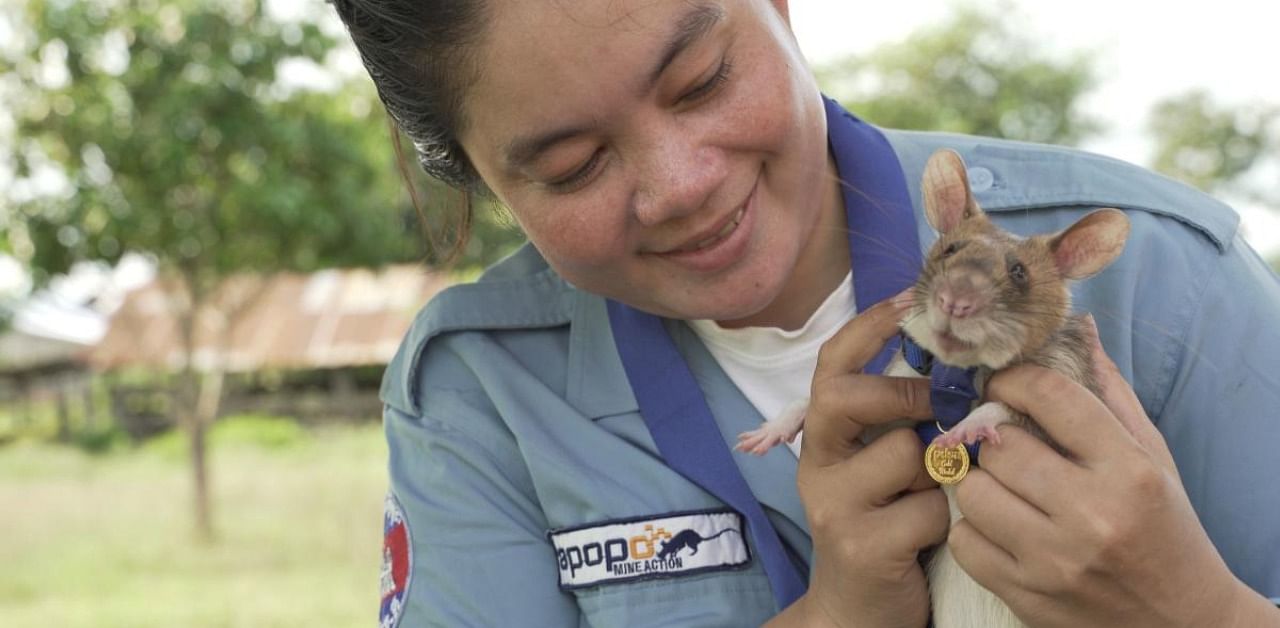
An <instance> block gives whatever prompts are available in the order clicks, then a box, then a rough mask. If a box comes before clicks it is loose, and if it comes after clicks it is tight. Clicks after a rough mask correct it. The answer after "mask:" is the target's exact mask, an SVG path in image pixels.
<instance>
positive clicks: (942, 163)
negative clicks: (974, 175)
mask: <svg viewBox="0 0 1280 628" xmlns="http://www.w3.org/2000/svg"><path fill="white" fill-rule="evenodd" d="M921 187H922V190H921V194H922V195H923V196H924V215H925V218H928V219H929V224H930V225H931V226H932V227H933V228H934V229H936V230H937V231H938V233H947V232H948V231H951V230H952V229H955V228H956V226H958V225H959V224H960V223H961V222H962V221H963V220H964V219H966V218H972V217H975V216H981V215H982V210H981V209H979V208H978V202H977V201H975V200H973V193H972V192H970V191H969V175H968V172H967V171H966V170H965V167H964V159H961V158H960V153H957V152H955V151H953V150H950V149H946V148H944V149H941V150H939V151H937V152H935V153H934V154H933V156H931V157H929V163H928V164H926V165H925V167H924V181H923V183H922V184H921Z"/></svg>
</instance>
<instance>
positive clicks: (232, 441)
mask: <svg viewBox="0 0 1280 628" xmlns="http://www.w3.org/2000/svg"><path fill="white" fill-rule="evenodd" d="M210 442H211V449H210V461H211V465H210V468H211V472H212V477H211V482H212V491H213V495H214V499H213V508H214V526H215V530H216V533H217V540H216V541H215V542H213V543H212V544H202V543H200V542H198V541H197V540H196V537H195V533H194V526H193V525H192V510H193V509H192V502H191V479H190V470H189V467H188V462H187V458H186V454H185V450H184V449H183V447H182V446H181V445H183V444H184V443H183V442H182V440H181V439H180V438H178V437H176V436H174V437H166V438H161V439H157V440H156V441H153V442H151V443H149V444H148V445H145V446H143V447H139V448H134V447H130V446H128V445H114V446H112V447H110V448H108V449H107V450H106V451H105V452H104V451H96V452H95V453H90V452H86V451H84V450H81V449H77V448H75V447H70V446H58V445H51V444H46V443H44V442H40V441H31V440H18V441H17V442H13V443H10V444H8V445H5V446H3V447H0V618H3V620H0V623H2V624H3V625H4V626H5V627H6V628H25V627H36V626H41V627H43V626H59V627H67V628H74V627H81V626H83V627H93V628H113V627H120V628H145V627H149V626H183V627H192V628H199V627H206V626H207V627H214V626H217V627H234V628H238V627H245V628H261V627H273V626H281V627H287V626H307V627H319V628H323V627H328V626H335V627H337V626H343V627H345V626H368V625H373V624H374V623H375V622H376V617H377V607H378V599H377V597H378V568H379V564H380V552H379V548H380V544H381V541H382V539H381V526H382V497H383V494H384V493H385V491H386V479H385V456H386V446H385V444H384V443H383V441H382V433H381V429H380V427H379V426H377V425H364V426H358V427H330V428H326V429H320V430H305V431H304V430H302V429H300V428H298V427H297V426H295V425H293V424H292V423H290V422H287V421H280V420H276V419H271V418H269V417H247V418H245V417H242V418H240V419H239V420H227V421H222V422H219V424H218V425H217V426H216V427H215V429H214V430H213V433H212V434H211V436H210Z"/></svg>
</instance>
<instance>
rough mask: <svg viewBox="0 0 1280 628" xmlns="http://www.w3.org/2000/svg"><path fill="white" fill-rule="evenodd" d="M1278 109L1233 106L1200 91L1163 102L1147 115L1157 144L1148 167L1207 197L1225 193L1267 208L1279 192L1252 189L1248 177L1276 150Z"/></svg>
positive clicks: (1278, 202)
mask: <svg viewBox="0 0 1280 628" xmlns="http://www.w3.org/2000/svg"><path fill="white" fill-rule="evenodd" d="M1277 120H1280V108H1277V107H1275V106H1270V105H1260V104H1255V105H1244V106H1238V107H1231V106H1227V105H1223V104H1220V103H1217V102H1215V101H1214V100H1213V98H1212V97H1210V96H1209V94H1208V93H1207V92H1205V91H1204V90H1202V89H1196V90H1191V91H1188V92H1185V93H1182V94H1178V95H1175V96H1171V97H1168V98H1165V99H1163V100H1161V101H1160V102H1159V103H1157V104H1156V105H1155V106H1154V107H1153V108H1152V110H1151V115H1150V118H1149V122H1148V130H1149V131H1150V132H1151V135H1152V136H1153V137H1154V139H1155V155H1154V157H1153V159H1152V167H1153V168H1155V169H1156V170H1158V171H1160V172H1163V173H1165V174H1167V175H1169V176H1172V177H1175V178H1178V179H1181V180H1183V181H1186V182H1187V183H1190V184H1192V185H1194V186H1196V187H1198V188H1200V189H1202V190H1205V191H1207V192H1227V193H1233V194H1237V195H1243V196H1246V197H1249V198H1250V200H1254V201H1261V202H1263V203H1265V204H1268V205H1271V206H1277V205H1280V195H1277V194H1276V192H1277V190H1275V189H1270V190H1258V189H1250V188H1249V187H1248V184H1247V183H1246V182H1245V178H1246V175H1248V174H1249V173H1251V172H1252V171H1253V170H1254V168H1255V167H1257V166H1259V165H1261V163H1262V162H1263V161H1264V160H1265V158H1266V157H1267V156H1269V155H1272V154H1274V153H1275V151H1276V149H1277V148H1280V132H1277V130H1276V126H1275V122H1276V121H1277Z"/></svg>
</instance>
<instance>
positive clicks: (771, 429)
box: [734, 421, 800, 456]
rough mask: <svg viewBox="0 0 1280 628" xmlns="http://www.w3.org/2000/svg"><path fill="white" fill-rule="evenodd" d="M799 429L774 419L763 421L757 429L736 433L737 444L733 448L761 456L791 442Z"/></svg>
mask: <svg viewBox="0 0 1280 628" xmlns="http://www.w3.org/2000/svg"><path fill="white" fill-rule="evenodd" d="M799 431H800V430H799V429H794V430H793V429H791V428H789V427H788V426H786V425H783V424H781V423H779V422H776V421H765V422H764V423H761V424H760V427H759V428H758V429H754V430H751V431H750V432H743V433H741V434H738V444H737V446H735V447H734V449H736V450H738V451H745V452H747V453H752V454H755V455H757V456H763V455H765V454H767V453H769V450H770V449H773V448H774V447H777V446H778V445H781V444H782V443H789V442H791V440H792V439H794V438H795V437H796V434H797V433H799Z"/></svg>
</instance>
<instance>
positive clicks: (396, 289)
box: [90, 265, 451, 372]
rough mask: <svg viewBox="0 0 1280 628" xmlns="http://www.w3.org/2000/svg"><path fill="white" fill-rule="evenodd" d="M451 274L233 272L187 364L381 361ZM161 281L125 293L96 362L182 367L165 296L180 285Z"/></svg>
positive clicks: (201, 322)
mask: <svg viewBox="0 0 1280 628" xmlns="http://www.w3.org/2000/svg"><path fill="white" fill-rule="evenodd" d="M450 283H451V280H450V279H449V278H448V277H447V276H446V275H444V274H441V273H435V272H431V271H427V270H425V269H423V268H421V267H418V266H411V265H404V266H389V267H386V268H383V269H381V270H379V271H373V270H368V269H345V270H325V271H320V272H317V273H313V274H310V275H301V274H296V273H280V274H277V275H273V276H271V277H268V278H262V277H258V276H251V275H240V276H236V277H232V278H230V279H229V280H228V281H226V282H224V283H223V284H222V286H221V287H220V288H219V290H217V291H216V293H215V295H214V298H213V299H211V302H213V303H216V304H218V306H217V308H214V307H207V308H205V309H204V311H202V312H200V313H199V315H198V316H197V325H196V327H197V332H196V338H197V341H196V347H197V349H196V353H195V364H196V367H197V368H198V369H201V370H204V369H208V368H209V367H210V366H212V365H213V364H214V363H215V360H216V359H217V358H219V357H220V356H221V358H222V359H221V362H222V363H223V367H224V368H225V369H226V370H228V371H230V372H242V371H253V370H259V369H264V368H282V369H313V368H333V367H346V366H364V365H379V364H386V363H387V362H388V361H389V360H390V359H391V358H392V356H393V355H394V354H395V350H396V347H397V346H398V345H399V343H400V340H401V338H403V336H404V334H405V332H406V331H407V330H408V329H409V325H410V324H411V323H412V322H413V317H414V315H416V314H417V312H418V310H419V309H420V308H421V307H422V305H423V304H424V303H426V302H427V300H428V299H430V298H431V297H432V296H434V295H435V293H437V292H439V291H440V290H441V289H443V288H444V287H446V286H448V285H449V284H450ZM164 286H165V284H164V283H163V282H160V281H155V282H152V283H151V284H149V285H147V286H145V287H143V288H141V289H138V290H136V291H134V292H132V293H130V294H129V296H128V297H127V298H126V299H125V302H124V305H122V306H121V307H120V309H119V310H118V311H117V312H116V314H115V316H113V317H112V319H111V324H110V327H109V328H108V330H107V335H106V337H105V338H103V340H102V342H101V343H99V344H98V346H97V347H96V348H95V349H94V351H93V352H92V354H91V356H90V360H91V362H92V363H93V365H94V366H96V367H98V368H103V369H110V368H118V367H122V366H148V367H152V368H163V369H178V368H181V366H182V363H183V352H182V347H181V342H180V336H179V335H178V331H177V330H178V328H177V323H176V320H175V318H174V316H173V314H172V308H171V306H170V304H171V303H174V302H175V301H176V300H177V296H178V295H179V293H178V292H177V291H175V290H172V289H166V288H165V287H164ZM236 303H247V305H244V306H242V307H241V308H240V310H241V311H240V313H239V314H236V315H234V320H231V321H230V322H231V327H230V328H229V329H225V331H226V333H227V338H228V342H227V344H226V347H225V349H224V350H222V351H219V350H218V349H217V347H216V344H217V343H215V335H216V334H217V330H219V329H224V328H225V325H224V324H222V321H224V320H225V319H226V314H225V311H226V310H229V309H232V307H233V306H234V304H236Z"/></svg>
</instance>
